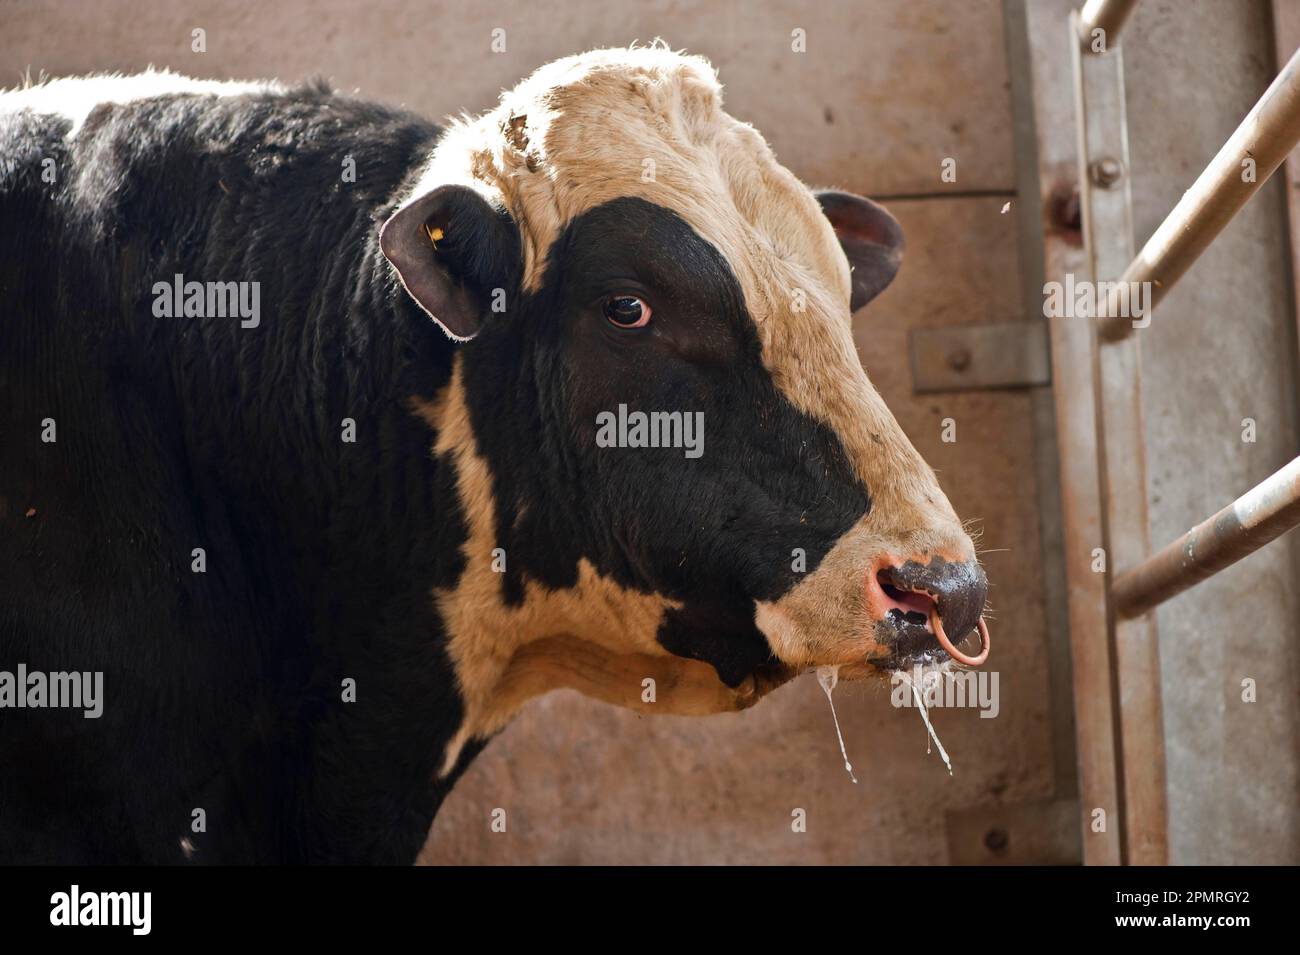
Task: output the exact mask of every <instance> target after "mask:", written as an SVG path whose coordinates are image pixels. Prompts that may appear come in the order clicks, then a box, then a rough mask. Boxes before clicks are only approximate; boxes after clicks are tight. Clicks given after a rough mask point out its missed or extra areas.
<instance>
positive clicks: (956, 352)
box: [948, 345, 971, 371]
mask: <svg viewBox="0 0 1300 955" xmlns="http://www.w3.org/2000/svg"><path fill="white" fill-rule="evenodd" d="M970 363H971V353H970V349H969V348H967V347H966V346H965V345H959V346H958V347H957V348H954V349H953V350H952V351H950V352H948V367H949V368H951V369H952V370H953V371H965V370H966V369H967V368H969V367H970Z"/></svg>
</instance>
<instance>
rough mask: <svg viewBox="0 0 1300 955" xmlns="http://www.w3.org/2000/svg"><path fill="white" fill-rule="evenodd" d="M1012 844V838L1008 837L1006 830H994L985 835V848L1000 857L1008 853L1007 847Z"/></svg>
mask: <svg viewBox="0 0 1300 955" xmlns="http://www.w3.org/2000/svg"><path fill="white" fill-rule="evenodd" d="M1010 844H1011V837H1010V836H1009V835H1007V831H1006V830H1005V829H999V828H996V827H995V828H993V829H990V830H989V831H988V832H986V833H984V848H986V849H988V850H989V852H992V853H993V854H994V855H1000V854H1001V853H1003V852H1006V851H1007V846H1009V845H1010Z"/></svg>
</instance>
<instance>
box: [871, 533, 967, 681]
mask: <svg viewBox="0 0 1300 955" xmlns="http://www.w3.org/2000/svg"><path fill="white" fill-rule="evenodd" d="M864 583H865V588H866V602H867V611H868V613H869V614H870V616H871V618H872V619H873V620H874V621H876V624H875V634H876V640H877V642H878V643H880V644H882V645H884V646H886V647H888V648H889V650H890V653H889V654H888V656H887V657H885V658H880V659H875V660H873V662H876V663H878V664H881V665H885V666H888V667H891V668H893V667H897V666H902V665H907V664H909V663H912V662H914V661H917V660H936V661H941V660H942V659H944V656H945V655H946V656H947V657H950V658H952V659H953V660H956V661H957V662H958V663H964V664H966V665H968V666H978V665H979V664H981V663H983V662H984V661H985V660H986V659H987V658H988V653H989V632H988V627H987V626H986V625H985V623H984V616H983V615H984V601H985V598H986V597H987V596H988V580H987V578H986V577H985V576H984V571H983V569H982V568H981V567H980V566H979V564H978V563H977V562H976V561H973V560H969V561H950V560H946V559H945V558H943V557H932V558H930V559H929V560H927V561H925V562H922V561H920V560H915V559H913V560H905V561H899V560H897V559H895V558H883V559H881V560H880V561H878V562H877V563H876V564H875V565H874V566H873V567H871V568H869V570H868V572H867V574H866V578H865V581H864ZM976 633H978V635H979V647H978V649H975V650H967V649H963V644H965V643H967V642H968V638H970V637H971V636H972V635H973V634H976Z"/></svg>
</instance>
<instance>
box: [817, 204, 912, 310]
mask: <svg viewBox="0 0 1300 955" xmlns="http://www.w3.org/2000/svg"><path fill="white" fill-rule="evenodd" d="M817 201H818V202H820V203H821V204H822V211H823V212H824V213H826V218H827V219H830V220H831V225H832V226H834V227H835V234H836V235H837V236H839V239H840V246H841V247H843V249H844V254H845V255H846V256H848V259H849V267H850V268H851V269H852V270H853V274H852V279H853V297H852V301H851V302H850V304H849V307H850V308H851V309H852V310H853V311H855V312H856V311H857V310H858V309H860V308H861V307H862V306H863V305H866V304H867V303H868V302H870V301H871V300H872V299H873V298H875V297H876V296H877V295H879V294H880V293H881V292H883V291H884V290H885V288H886V287H887V286H888V285H889V283H890V282H892V281H893V280H894V276H895V275H896V274H897V272H898V266H899V265H900V264H901V263H902V261H903V229H902V227H901V226H900V225H899V224H898V220H897V219H895V218H894V217H893V216H891V215H890V214H889V213H888V212H886V211H885V208H884V206H880V205H877V204H876V203H874V202H872V201H871V200H870V199H864V198H862V197H861V196H855V195H853V193H851V192H835V191H833V190H829V189H827V190H823V191H821V192H818V193H817Z"/></svg>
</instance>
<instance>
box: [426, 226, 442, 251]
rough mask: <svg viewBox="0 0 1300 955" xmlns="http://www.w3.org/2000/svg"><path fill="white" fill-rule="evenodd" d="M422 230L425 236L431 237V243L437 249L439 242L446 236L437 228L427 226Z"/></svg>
mask: <svg viewBox="0 0 1300 955" xmlns="http://www.w3.org/2000/svg"><path fill="white" fill-rule="evenodd" d="M422 228H423V229H424V234H425V235H427V236H428V237H429V241H430V242H432V243H433V247H434V248H435V249H436V248H437V247H438V240H439V239H441V238H442V237H443V235H444V233H443V231H442V230H441V229H439V228H438V227H437V226H434V227H433V228H429V226H428V225H425V226H422Z"/></svg>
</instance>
